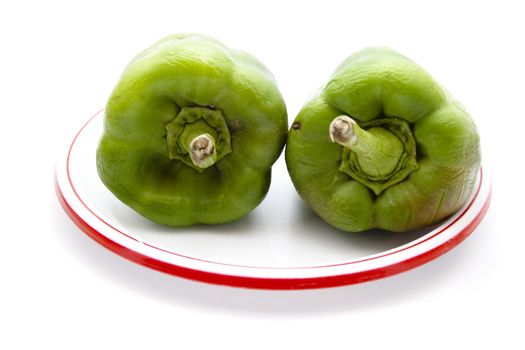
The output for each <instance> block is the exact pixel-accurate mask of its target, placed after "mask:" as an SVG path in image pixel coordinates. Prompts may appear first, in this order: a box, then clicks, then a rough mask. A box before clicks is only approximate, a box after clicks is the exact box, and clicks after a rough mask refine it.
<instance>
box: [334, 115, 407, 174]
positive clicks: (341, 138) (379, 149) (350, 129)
mask: <svg viewBox="0 0 525 350" xmlns="http://www.w3.org/2000/svg"><path fill="white" fill-rule="evenodd" d="M329 135H330V140H331V141H332V142H337V143H338V144H340V145H341V146H343V147H346V148H348V149H350V150H351V151H353V152H355V153H356V154H357V159H358V162H359V165H360V166H361V169H362V170H363V172H364V173H365V174H367V175H369V176H371V177H382V176H385V175H388V174H390V173H392V172H393V171H394V170H395V169H396V166H397V164H398V162H399V159H400V158H401V156H402V155H403V151H404V146H403V143H402V142H401V140H399V138H398V137H397V136H396V135H394V134H393V133H392V132H390V131H388V130H387V129H385V128H382V127H373V128H370V129H368V130H364V129H362V128H361V127H360V126H359V125H358V124H357V123H356V122H355V121H354V120H353V119H352V118H350V117H349V116H346V115H340V116H338V117H336V118H335V119H334V120H333V121H332V122H331V123H330V127H329Z"/></svg>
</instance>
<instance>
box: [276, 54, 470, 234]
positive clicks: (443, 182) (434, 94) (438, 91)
mask: <svg viewBox="0 0 525 350" xmlns="http://www.w3.org/2000/svg"><path fill="white" fill-rule="evenodd" d="M286 162H287V166H288V171H289V173H290V176H291V178H292V181H293V183H294V186H295V188H296V190H297V192H298V193H299V194H300V196H301V197H302V198H303V200H304V201H306V203H307V204H308V205H309V206H310V207H311V208H312V209H313V210H314V211H315V212H316V213H317V214H318V215H319V216H320V217H321V218H323V219H324V220H325V221H326V222H327V223H329V224H330V225H332V226H334V227H337V228H339V229H341V230H344V231H349V232H358V231H364V230H368V229H372V228H380V229H385V230H389V231H396V232H403V231H407V230H411V229H417V228H421V227H425V226H429V225H432V224H434V223H436V222H438V221H440V220H442V219H444V218H446V217H447V216H449V215H451V214H452V213H454V212H456V211H457V210H458V209H459V208H461V206H463V205H464V203H465V202H466V200H467V199H468V197H469V195H470V194H471V191H472V189H473V186H474V183H475V179H476V176H477V173H478V170H479V166H480V147H479V136H478V132H477V129H476V126H475V124H474V122H473V121H472V119H471V118H470V117H469V115H468V114H467V112H466V111H465V110H464V108H463V107H462V106H461V104H459V103H458V102H457V101H456V100H454V99H453V98H452V96H450V94H449V93H448V92H447V91H445V90H444V89H443V88H442V87H441V86H440V85H439V84H438V83H436V82H435V81H434V80H433V78H432V77H431V76H430V75H429V74H428V73H426V72H425V71H424V70H423V69H422V68H420V67H419V66H418V65H416V64H415V63H414V62H412V61H411V60H409V59H408V58H406V57H404V56H402V55H400V54H398V53H397V52H394V51H392V50H390V49H385V48H369V49H365V50H363V51H361V52H359V53H357V54H354V55H352V56H350V57H349V58H347V59H346V60H345V61H343V63H342V64H341V65H340V66H339V67H338V68H337V69H336V71H335V72H334V74H333V75H332V77H331V78H330V80H329V82H328V83H327V84H326V85H325V86H324V87H323V88H322V89H321V90H320V91H319V92H318V93H317V94H316V95H315V96H313V97H312V98H311V99H310V100H309V101H308V102H307V103H306V105H305V106H304V107H303V108H302V110H301V111H300V112H299V114H298V116H297V118H296V119H295V122H294V123H293V125H292V128H291V129H290V131H289V133H288V141H287V146H286Z"/></svg>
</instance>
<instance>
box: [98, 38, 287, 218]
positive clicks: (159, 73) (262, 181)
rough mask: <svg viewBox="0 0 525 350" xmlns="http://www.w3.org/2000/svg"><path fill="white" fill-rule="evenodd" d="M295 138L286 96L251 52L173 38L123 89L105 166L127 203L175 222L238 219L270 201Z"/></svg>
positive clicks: (152, 52)
mask: <svg viewBox="0 0 525 350" xmlns="http://www.w3.org/2000/svg"><path fill="white" fill-rule="evenodd" d="M286 132H287V115H286V107H285V104H284V102H283V98H282V97H281V94H280V92H279V90H278V88H277V85H276V82H275V80H274V78H273V76H272V74H271V73H270V72H269V71H268V69H267V68H266V67H265V66H263V64H262V63H260V62H259V61H257V60H256V59H255V58H254V57H252V56H250V55H249V54H247V53H245V52H242V51H237V50H232V49H229V48H227V47H226V46H224V45H223V44H221V43H220V42H218V41H216V40H214V39H212V38H209V37H207V36H203V35H196V34H180V35H172V36H169V37H166V38H164V39H162V40H160V41H159V42H157V43H156V44H154V45H153V46H151V47H150V48H148V49H146V50H145V51H143V52H142V53H140V54H139V55H138V56H137V57H135V58H134V59H133V60H132V61H131V63H129V65H128V66H127V67H126V68H125V70H124V72H123V74H122V76H121V79H120V81H119V82H118V84H117V86H116V87H115V89H114V90H113V92H112V94H111V96H110V98H109V101H108V103H107V107H106V110H105V117H104V132H103V135H102V137H101V139H100V143H99V146H98V150H97V169H98V173H99V176H100V178H101V179H102V181H103V183H104V184H105V185H106V186H107V188H108V189H109V190H110V191H111V192H113V193H114V194H115V196H116V197H117V198H118V199H120V200H121V201H122V202H123V203H125V204H127V205H128V206H130V207H131V208H133V209H134V210H135V211H137V212H138V213H140V214H141V215H143V216H145V217H146V218H148V219H151V220H153V221H155V222H158V223H161V224H165V225H171V226H188V225H193V224H198V223H204V224H214V223H225V222H228V221H232V220H236V219H239V218H241V217H242V216H244V215H246V214H247V213H248V212H250V211H251V210H253V209H254V208H255V207H256V206H257V205H258V204H259V203H260V202H261V201H262V200H263V198H264V196H265V195H266V193H267V191H268V188H269V185H270V175H271V166H272V165H273V163H274V162H275V161H276V159H277V158H278V157H279V154H280V153H281V151H282V149H283V147H284V142H285V140H286Z"/></svg>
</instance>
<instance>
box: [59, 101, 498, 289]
mask: <svg viewBox="0 0 525 350" xmlns="http://www.w3.org/2000/svg"><path fill="white" fill-rule="evenodd" d="M103 111H104V108H103V109H101V110H99V111H98V112H97V113H95V114H94V115H93V116H92V117H91V118H89V119H88V121H87V122H86V123H85V124H84V125H83V126H82V127H81V128H80V130H79V131H78V132H77V133H76V135H75V137H74V138H73V140H72V141H71V143H70V145H69V147H68V148H67V156H66V162H65V163H66V166H65V170H66V173H67V179H68V181H69V182H70V186H71V188H72V190H73V192H74V195H75V196H76V197H77V199H78V200H79V202H80V203H81V204H82V205H83V206H84V207H85V208H86V209H87V210H88V211H89V212H90V213H91V214H92V215H93V216H94V217H96V218H97V219H98V220H100V221H102V222H103V223H105V224H106V225H108V226H109V227H112V226H111V225H109V224H108V223H106V222H105V221H104V220H102V219H101V218H100V217H98V216H97V215H96V214H94V213H93V211H92V210H91V209H90V208H89V207H87V205H86V204H85V203H84V202H83V200H82V199H81V198H80V196H79V195H78V193H77V192H76V190H75V189H74V185H73V183H72V182H71V178H70V177H69V169H68V167H69V159H70V155H71V151H72V148H73V146H74V144H75V142H76V140H77V139H78V137H79V135H80V134H81V133H82V131H83V130H84V129H85V127H86V126H87V125H88V124H89V123H90V122H91V121H92V120H93V119H94V118H95V117H97V116H98V115H100V114H101V113H102V112H103ZM59 165H60V164H57V167H56V169H55V191H56V195H57V198H58V201H59V202H60V204H61V206H62V208H63V209H64V211H65V212H66V214H67V215H68V216H69V218H70V219H71V220H72V221H73V223H75V225H76V226H77V227H79V228H80V229H81V230H82V231H83V232H84V233H86V234H87V235H88V236H89V237H90V238H92V239H94V240H95V241H96V242H97V243H99V244H101V245H102V246H104V247H105V248H107V249H109V250H110V251H112V252H114V253H116V254H118V255H120V256H122V257H124V258H126V259H128V260H130V261H133V262H135V263H138V264H140V265H143V266H146V267H149V268H152V269H155V270H158V271H161V272H164V273H167V274H171V275H175V276H178V277H183V278H187V279H191V280H196V281H201V282H207V283H211V284H219V285H227V286H233V287H244V288H254V289H273V290H285V289H313V288H327V287H336V286H343V285H350V284H356V283H361V282H366V281H371V280H375V279H379V278H383V277H387V276H391V275H395V274H398V273H401V272H404V271H407V270H410V269H412V268H415V267H417V266H420V265H423V264H425V263H427V262H429V261H431V260H433V259H435V258H437V257H439V256H441V255H442V254H444V253H446V252H447V251H449V250H450V249H452V248H454V247H455V246H457V245H458V244H459V243H461V242H462V241H463V240H464V239H466V238H467V237H468V236H469V235H470V234H471V233H472V232H473V231H474V229H475V228H476V227H477V226H478V225H479V223H480V222H481V221H482V219H483V217H484V216H485V214H486V212H487V211H488V208H489V207H490V203H491V199H492V183H491V182H490V180H487V179H485V180H484V181H485V182H487V181H488V193H487V195H486V198H485V201H484V203H483V204H482V206H481V208H480V210H479V211H478V212H477V213H476V215H475V216H474V218H473V219H472V220H471V221H470V222H468V223H467V224H466V226H465V227H463V228H462V229H461V230H460V231H459V232H457V233H456V234H454V235H453V236H452V237H450V238H449V239H448V240H446V241H444V242H441V243H440V244H438V245H437V246H434V247H432V248H430V249H428V250H423V251H422V252H420V253H419V254H416V255H413V256H410V257H408V258H406V259H403V260H400V261H396V262H393V263H390V264H386V265H380V266H377V267H372V268H369V269H365V270H358V271H353V272H348V273H339V274H335V275H319V276H313V277H256V276H250V275H238V274H227V273H221V272H217V271H206V270H203V269H198V268H192V267H188V266H184V265H181V264H174V263H171V262H168V261H166V260H162V259H160V258H158V257H155V256H152V255H147V254H144V253H142V252H140V251H137V250H134V249H132V248H130V247H127V246H125V245H123V244H121V243H119V242H117V241H115V240H114V239H111V238H110V237H108V236H106V235H105V234H104V233H103V232H100V231H99V230H97V229H96V228H95V227H93V226H92V225H90V224H89V223H88V222H87V221H86V220H85V218H83V217H82V214H80V213H78V212H77V211H75V209H74V208H73V207H72V205H71V203H69V202H68V200H67V199H66V196H65V195H64V193H63V190H62V188H61V184H60V179H59V169H60V167H59ZM483 173H484V171H483V169H480V183H479V186H478V188H477V190H476V193H475V194H474V196H473V197H472V198H471V199H470V202H469V204H468V206H466V207H465V206H464V207H463V208H465V209H463V208H462V209H463V210H462V212H461V214H460V215H459V216H458V217H457V218H456V219H455V220H454V221H452V222H450V223H449V224H448V225H445V226H444V228H442V229H441V230H440V231H439V232H437V233H436V232H434V231H431V232H429V233H434V234H433V235H432V236H430V237H428V238H426V239H424V240H422V241H421V242H419V243H423V242H425V241H427V240H430V239H432V238H433V237H435V236H438V235H439V234H441V233H442V232H444V231H446V230H447V229H449V228H450V227H451V226H453V224H454V223H456V222H457V221H458V220H459V219H460V218H461V217H462V216H463V215H464V214H465V213H467V212H468V211H469V209H470V208H471V206H472V204H473V203H474V202H475V199H476V197H477V196H478V194H479V192H480V190H481V188H482V185H483V180H482V178H483V175H484V174H483ZM438 228H439V227H438ZM113 229H114V230H116V229H115V228H113ZM117 231H119V230H117ZM119 232H120V233H121V234H123V235H124V236H126V237H127V238H128V239H132V240H134V241H138V240H137V239H136V238H134V237H131V236H129V235H127V234H125V233H124V232H121V231H119ZM423 237H424V236H423ZM138 242H139V243H143V244H146V245H148V244H147V243H145V242H140V241H138ZM412 242H414V241H411V242H409V243H408V244H410V243H412ZM419 243H418V244H419ZM149 246H150V247H152V248H155V249H160V250H163V249H162V248H159V247H155V246H152V245H149ZM404 246H405V245H401V246H399V247H396V248H393V249H391V250H395V249H398V250H396V251H393V252H390V251H391V250H386V251H383V252H380V253H378V254H372V255H369V256H365V257H363V258H360V259H357V260H358V261H357V262H353V263H358V262H360V261H362V260H367V258H368V259H372V257H374V256H376V255H379V257H383V256H386V255H395V254H397V253H399V252H401V251H403V250H407V249H411V248H413V246H410V247H405V248H404V249H400V248H402V247H404ZM164 252H165V253H166V254H175V255H178V256H179V257H182V258H186V259H196V260H199V261H201V262H204V263H208V264H221V265H226V266H233V267H240V268H260V269H281V268H279V267H257V266H242V265H238V264H228V263H221V262H214V261H207V260H205V259H200V258H194V257H188V256H184V255H182V254H178V253H174V252H170V251H166V250H164ZM389 252H390V253H389ZM381 254H383V255H381ZM350 263H352V260H351V261H350V262H346V263H339V264H329V265H324V266H310V267H299V268H301V269H318V268H321V267H330V266H332V265H337V266H341V265H347V264H350ZM283 269H298V268H297V267H290V268H283Z"/></svg>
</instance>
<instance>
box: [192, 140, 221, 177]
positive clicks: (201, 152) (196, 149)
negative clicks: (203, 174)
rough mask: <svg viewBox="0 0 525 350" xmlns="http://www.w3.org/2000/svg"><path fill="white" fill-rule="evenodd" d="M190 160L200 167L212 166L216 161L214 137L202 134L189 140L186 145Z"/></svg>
mask: <svg viewBox="0 0 525 350" xmlns="http://www.w3.org/2000/svg"><path fill="white" fill-rule="evenodd" d="M188 150H189V154H190V158H191V161H192V162H193V164H194V165H195V166H197V167H199V168H201V169H205V168H207V167H209V166H212V165H213V164H215V162H216V161H217V150H216V148H215V139H214V138H213V136H211V135H210V134H202V135H199V136H197V137H195V138H194V139H193V140H191V142H190V145H189V147H188Z"/></svg>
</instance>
